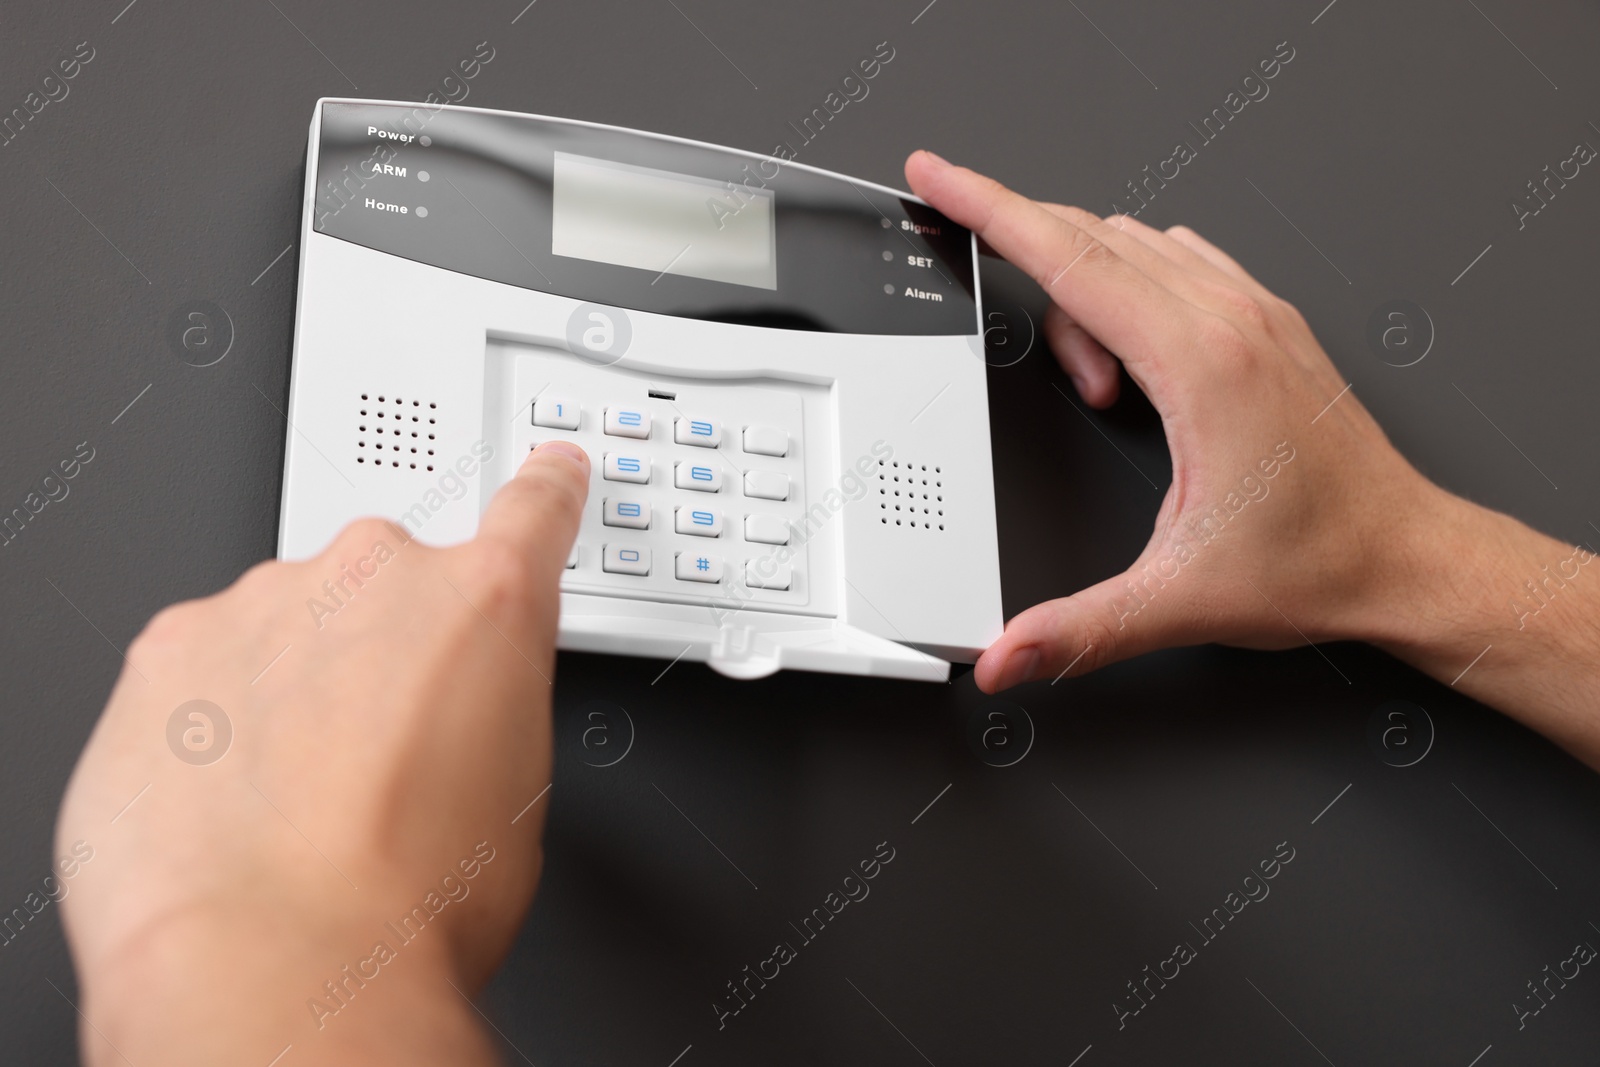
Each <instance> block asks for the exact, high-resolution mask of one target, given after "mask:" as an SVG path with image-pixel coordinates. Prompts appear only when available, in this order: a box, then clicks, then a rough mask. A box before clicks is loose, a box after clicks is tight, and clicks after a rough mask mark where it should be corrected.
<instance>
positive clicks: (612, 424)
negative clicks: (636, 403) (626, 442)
mask: <svg viewBox="0 0 1600 1067" xmlns="http://www.w3.org/2000/svg"><path fill="white" fill-rule="evenodd" d="M606 433H608V434H610V435H611V436H612V437H637V438H639V439H640V440H641V441H643V440H645V439H647V438H648V437H649V436H650V413H649V412H648V411H640V410H639V409H638V408H617V407H608V408H606Z"/></svg>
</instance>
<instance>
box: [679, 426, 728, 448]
mask: <svg viewBox="0 0 1600 1067" xmlns="http://www.w3.org/2000/svg"><path fill="white" fill-rule="evenodd" d="M672 439H673V440H674V441H676V442H677V443H678V444H680V445H699V446H700V447H701V448H716V447H717V446H718V445H720V444H721V443H722V424H721V423H718V422H712V421H711V420H710V419H675V420H673V423H672Z"/></svg>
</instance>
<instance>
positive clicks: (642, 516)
mask: <svg viewBox="0 0 1600 1067" xmlns="http://www.w3.org/2000/svg"><path fill="white" fill-rule="evenodd" d="M604 521H605V524H606V525H607V526H622V527H625V528H627V529H629V530H648V529H650V505H649V504H641V503H640V502H639V501H637V500H607V501H606V504H605V520H604Z"/></svg>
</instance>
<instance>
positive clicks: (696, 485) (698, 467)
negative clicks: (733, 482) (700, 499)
mask: <svg viewBox="0 0 1600 1067" xmlns="http://www.w3.org/2000/svg"><path fill="white" fill-rule="evenodd" d="M672 484H673V485H675V486H677V487H678V488H679V489H693V490H695V491H696V492H700V493H720V492H721V491H722V471H720V470H718V469H717V468H716V467H712V466H709V465H705V464H698V463H679V464H678V465H677V467H676V468H674V470H673V474H672Z"/></svg>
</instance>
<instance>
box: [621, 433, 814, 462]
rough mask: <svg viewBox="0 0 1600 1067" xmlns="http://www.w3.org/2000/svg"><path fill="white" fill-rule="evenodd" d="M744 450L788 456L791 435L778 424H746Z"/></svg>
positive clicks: (766, 454) (760, 453)
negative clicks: (777, 425) (778, 426)
mask: <svg viewBox="0 0 1600 1067" xmlns="http://www.w3.org/2000/svg"><path fill="white" fill-rule="evenodd" d="M607 432H608V433H609V432H610V431H607ZM744 450H745V451H746V452H753V453H754V454H756V455H758V456H787V455H788V454H789V435H788V434H787V433H785V432H784V431H783V430H780V429H778V428H777V427H776V426H746V427H745V428H744Z"/></svg>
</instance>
